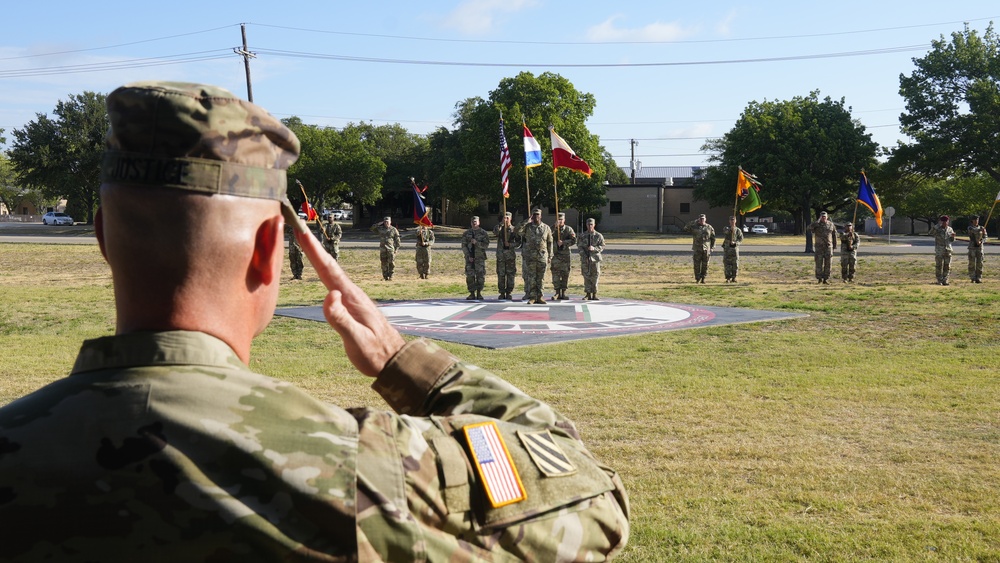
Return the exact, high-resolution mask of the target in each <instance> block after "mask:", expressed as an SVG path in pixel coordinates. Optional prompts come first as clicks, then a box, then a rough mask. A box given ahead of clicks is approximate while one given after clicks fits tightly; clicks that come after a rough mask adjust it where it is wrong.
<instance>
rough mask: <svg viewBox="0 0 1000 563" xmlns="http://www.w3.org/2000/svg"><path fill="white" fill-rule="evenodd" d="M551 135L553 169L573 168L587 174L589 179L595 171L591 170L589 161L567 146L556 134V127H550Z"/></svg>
mask: <svg viewBox="0 0 1000 563" xmlns="http://www.w3.org/2000/svg"><path fill="white" fill-rule="evenodd" d="M549 134H550V135H551V137H552V167H553V168H571V169H573V170H576V171H578V172H582V173H584V174H586V175H587V177H588V178H589V177H590V175H591V174H592V173H593V172H594V171H593V170H591V169H590V165H589V164H587V161H586V160H584V159H582V158H580V157H578V156H576V153H575V152H573V149H571V148H570V147H569V145H568V144H566V141H564V140H563V138H562V137H560V136H559V135H557V134H556V130H555V128H554V127H552V126H549Z"/></svg>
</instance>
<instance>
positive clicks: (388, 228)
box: [371, 216, 403, 281]
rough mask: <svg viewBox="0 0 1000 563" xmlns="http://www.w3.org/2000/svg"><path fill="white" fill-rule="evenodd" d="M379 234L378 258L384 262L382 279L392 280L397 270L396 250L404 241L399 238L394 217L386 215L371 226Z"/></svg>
mask: <svg viewBox="0 0 1000 563" xmlns="http://www.w3.org/2000/svg"><path fill="white" fill-rule="evenodd" d="M371 230H372V232H373V233H377V234H378V258H379V261H380V262H381V263H382V279H383V280H385V281H390V280H392V273H393V272H394V271H395V270H396V251H397V250H399V247H400V246H402V245H403V243H402V242H401V241H400V240H399V231H398V230H396V227H393V226H392V217H389V216H386V217H384V218H383V219H382V222H381V223H375V224H374V225H372V228H371Z"/></svg>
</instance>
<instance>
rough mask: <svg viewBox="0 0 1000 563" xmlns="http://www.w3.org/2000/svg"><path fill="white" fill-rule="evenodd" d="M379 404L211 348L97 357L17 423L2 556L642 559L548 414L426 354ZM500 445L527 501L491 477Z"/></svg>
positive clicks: (172, 345)
mask: <svg viewBox="0 0 1000 563" xmlns="http://www.w3.org/2000/svg"><path fill="white" fill-rule="evenodd" d="M372 387H373V388H374V389H375V390H376V391H378V392H379V393H380V394H382V396H383V397H384V398H385V400H386V401H387V402H388V403H389V405H390V406H392V407H393V408H394V409H395V411H396V412H392V411H380V410H373V409H353V410H345V409H342V408H339V407H336V406H333V405H330V404H328V403H324V402H322V401H319V400H317V399H315V398H313V397H311V396H309V395H307V394H305V393H303V392H302V391H300V390H299V389H297V388H296V387H295V386H293V385H291V384H289V383H286V382H283V381H279V380H275V379H272V378H269V377H266V376H263V375H259V374H256V373H253V372H252V371H251V370H250V369H249V368H248V367H247V366H246V365H245V364H243V363H242V362H241V361H240V360H239V359H238V357H237V356H236V354H235V353H234V352H233V351H232V350H231V349H230V348H229V346H227V345H226V344H225V343H223V342H222V341H220V340H217V339H215V338H214V337H212V336H209V335H207V334H203V333H196V332H183V331H175V332H162V333H135V334H128V335H121V336H112V337H105V338H99V339H96V340H91V341H87V342H85V343H84V345H83V348H82V349H81V351H80V355H79V356H78V358H77V361H76V365H75V366H74V368H73V371H72V374H71V375H70V377H68V378H65V379H62V380H59V381H56V382H54V383H52V384H50V385H48V386H46V387H45V388H43V389H41V390H39V391H37V392H35V393H33V394H31V395H28V396H27V397H24V398H22V399H19V400H17V401H15V402H13V403H11V404H9V405H7V406H5V407H3V408H0V529H2V530H4V541H3V545H2V547H0V552H2V554H3V555H4V558H5V560H8V559H9V560H23V561H39V560H46V559H48V560H60V561H96V560H100V561H207V560H212V561H241V562H242V561H300V560H301V561H356V560H361V561H392V562H396V561H414V560H417V561H427V560H429V561H444V560H451V561H514V560H522V559H531V560H536V561H555V560H557V559H558V560H579V561H584V560H586V561H600V560H604V559H605V557H607V556H608V555H609V554H610V555H613V554H615V553H616V552H617V551H618V550H619V549H620V548H621V547H622V546H623V545H624V543H625V542H626V541H627V536H628V521H627V514H628V503H627V499H626V497H625V492H624V490H623V489H622V485H621V481H620V480H619V478H618V476H617V475H616V474H615V473H614V472H613V471H612V470H610V469H607V468H605V467H604V466H602V465H599V464H598V463H597V462H596V461H595V460H594V459H593V457H592V456H591V455H590V453H589V452H588V451H587V449H586V447H584V445H583V444H582V442H580V441H579V437H578V435H577V432H576V429H575V427H574V426H573V424H572V422H570V421H569V420H567V419H566V418H564V417H563V416H561V415H560V414H559V413H558V412H556V411H555V410H553V409H552V408H551V407H549V406H548V405H546V404H544V403H542V402H540V401H537V400H535V399H532V398H531V397H529V396H527V395H525V394H524V393H522V392H521V391H519V390H518V389H516V388H515V387H513V386H511V385H510V384H508V383H506V382H504V381H502V380H500V379H499V378H497V377H496V376H494V375H492V374H490V373H488V372H486V371H485V370H482V369H480V368H477V367H475V366H471V365H467V364H463V363H461V362H459V361H457V360H456V359H455V358H454V357H453V356H451V355H450V354H449V353H447V352H446V351H444V350H443V349H441V348H439V347H438V346H436V345H435V344H433V343H431V342H429V341H426V340H415V341H411V342H409V343H408V344H407V345H406V346H405V347H404V348H403V349H402V350H400V352H399V353H397V354H396V356H394V357H393V359H392V360H391V361H390V362H389V364H387V365H386V367H385V369H384V370H383V371H382V373H381V374H380V375H379V377H378V378H377V379H376V380H375V383H374V384H373V385H372ZM491 428H492V429H493V430H494V431H491V432H489V434H490V435H491V436H497V438H495V439H498V440H502V442H503V444H504V445H505V446H504V447H505V448H506V449H507V450H509V454H507V456H503V457H506V460H507V461H508V462H509V466H512V467H514V468H515V470H516V471H517V473H518V476H519V484H520V487H517V486H515V487H514V489H515V492H516V493H518V494H516V495H515V496H520V497H523V500H515V501H510V500H509V496H508V497H504V496H502V494H501V493H498V492H497V491H498V490H502V489H501V488H500V487H501V486H502V485H503V483H501V484H497V480H496V478H493V477H489V469H488V468H485V469H484V466H488V465H490V463H494V464H495V462H498V461H503V459H502V452H503V451H504V450H503V447H494V448H493V449H490V448H489V447H486V448H485V449H484V446H483V444H482V440H481V438H482V435H483V434H486V433H487V431H488V430H489V429H491ZM539 445H543V446H545V447H540V446H539ZM553 446H555V447H554V448H553ZM498 452H499V453H498ZM491 453H496V454H497V455H496V456H495V458H490V454H491ZM484 475H486V476H484ZM496 498H504V499H508V500H504V501H503V502H500V503H497V502H495V499H496ZM498 504H499V506H497V505H498Z"/></svg>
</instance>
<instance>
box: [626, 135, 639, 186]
mask: <svg viewBox="0 0 1000 563" xmlns="http://www.w3.org/2000/svg"><path fill="white" fill-rule="evenodd" d="M629 144H630V145H632V160H630V161H629V165H630V166H631V167H632V183H633V184H635V174H636V172H638V171H639V170H640V169H641V168H642V163H641V162H639V161H637V160H636V159H635V147H636V145H638V144H639V141H636V140H635V139H632V140H631V142H630V143H629Z"/></svg>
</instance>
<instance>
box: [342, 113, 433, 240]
mask: <svg viewBox="0 0 1000 563" xmlns="http://www.w3.org/2000/svg"><path fill="white" fill-rule="evenodd" d="M344 130H345V131H348V130H350V131H354V132H356V133H357V134H358V135H359V136H360V138H361V140H362V141H363V142H364V143H365V145H366V146H368V147H369V148H370V149H371V150H372V151H373V153H374V154H375V155H376V156H377V157H378V158H379V160H381V161H382V162H383V163H384V164H385V174H384V176H383V179H382V190H381V194H382V197H381V199H380V201H379V202H378V204H377V205H375V206H374V209H373V211H372V212H373V213H374V215H375V216H376V217H378V218H381V217H380V216H381V215H382V214H385V213H388V214H392V213H393V212H394V211H395V212H397V213H402V214H403V215H406V216H412V215H413V189H412V188H411V187H410V185H411V183H410V178H414V179H415V180H416V181H417V182H418V183H419V184H420V185H421V186H422V185H423V184H425V183H428V182H427V167H426V164H425V160H426V157H427V154H428V151H429V147H430V141H429V139H428V137H427V136H425V135H417V134H414V133H410V132H409V131H408V130H407V129H406V128H405V127H403V126H402V125H400V124H398V123H394V124H387V125H374V124H372V123H358V124H353V123H352V124H348V126H347V127H345V128H344ZM438 193H439V189H438V188H437V186H434V185H430V189H429V190H428V191H427V192H426V193H425V194H424V196H425V197H426V198H427V201H428V204H430V202H432V201H433V198H434V197H435V196H436V195H438ZM404 224H405V223H404Z"/></svg>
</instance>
